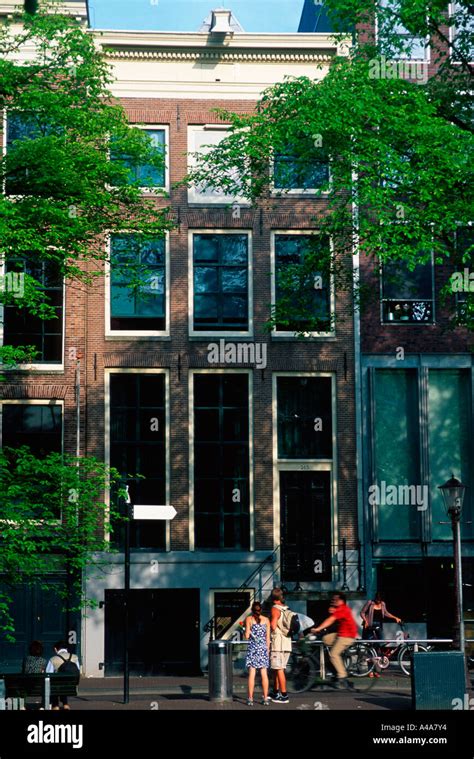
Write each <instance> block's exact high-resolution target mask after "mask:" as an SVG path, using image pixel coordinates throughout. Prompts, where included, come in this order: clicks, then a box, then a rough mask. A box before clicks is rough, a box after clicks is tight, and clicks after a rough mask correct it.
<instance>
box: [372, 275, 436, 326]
mask: <svg viewBox="0 0 474 759" xmlns="http://www.w3.org/2000/svg"><path fill="white" fill-rule="evenodd" d="M382 321H383V322H385V323H389V324H390V323H414V324H423V323H424V324H432V323H433V321H434V297H433V261H432V260H431V261H427V262H426V263H422V264H418V265H417V266H415V268H414V269H413V271H410V270H409V269H408V267H407V265H406V264H405V263H404V262H403V261H387V262H385V263H384V264H383V266H382Z"/></svg>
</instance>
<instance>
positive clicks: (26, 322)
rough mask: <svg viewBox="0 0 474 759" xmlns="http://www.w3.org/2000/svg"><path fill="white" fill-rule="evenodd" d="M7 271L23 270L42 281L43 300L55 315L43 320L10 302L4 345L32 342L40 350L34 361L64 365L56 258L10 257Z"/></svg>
mask: <svg viewBox="0 0 474 759" xmlns="http://www.w3.org/2000/svg"><path fill="white" fill-rule="evenodd" d="M6 271H7V273H8V272H20V273H23V274H26V275H28V276H30V277H33V278H34V279H35V280H36V282H38V283H39V286H40V288H41V291H42V293H43V294H44V301H45V303H46V304H47V305H49V306H51V308H52V309H53V310H54V313H55V315H56V316H55V317H53V318H50V319H40V318H39V317H38V316H34V315H32V314H30V313H29V312H28V311H27V310H26V309H24V308H18V307H17V306H15V305H7V306H5V309H4V327H3V329H4V331H3V340H4V344H5V345H13V346H15V347H17V346H20V345H32V346H34V348H35V349H36V351H37V352H38V353H37V355H36V357H35V358H34V362H35V363H43V364H61V363H62V356H63V281H62V277H61V274H60V272H59V267H58V265H57V264H56V263H55V262H54V261H35V260H34V258H29V259H26V260H24V259H23V260H20V259H17V260H15V259H11V260H9V261H7V264H6Z"/></svg>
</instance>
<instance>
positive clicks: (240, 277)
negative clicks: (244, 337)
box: [192, 233, 249, 332]
mask: <svg viewBox="0 0 474 759" xmlns="http://www.w3.org/2000/svg"><path fill="white" fill-rule="evenodd" d="M192 246H193V286H194V303H193V306H194V307H193V311H194V324H193V328H194V330H195V331H200V332H209V331H211V332H214V331H218V332H219V331H221V332H227V331H229V330H234V331H244V332H245V331H247V330H248V328H249V305H248V304H249V277H248V268H249V238H248V235H247V234H212V233H199V234H193V238H192Z"/></svg>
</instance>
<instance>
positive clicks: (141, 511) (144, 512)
mask: <svg viewBox="0 0 474 759" xmlns="http://www.w3.org/2000/svg"><path fill="white" fill-rule="evenodd" d="M177 513H178V512H177V511H176V509H175V508H174V506H148V504H147V505H144V506H137V504H134V506H133V518H134V519H174V518H175V516H176V514H177Z"/></svg>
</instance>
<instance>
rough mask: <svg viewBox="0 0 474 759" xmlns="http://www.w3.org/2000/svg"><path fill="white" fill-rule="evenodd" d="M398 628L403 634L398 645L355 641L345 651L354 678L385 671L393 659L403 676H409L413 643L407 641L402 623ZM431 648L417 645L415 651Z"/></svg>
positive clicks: (406, 634)
mask: <svg viewBox="0 0 474 759" xmlns="http://www.w3.org/2000/svg"><path fill="white" fill-rule="evenodd" d="M399 627H400V629H401V631H402V634H403V637H402V639H401V640H400V642H399V643H372V642H371V641H370V640H368V641H364V642H363V641H357V643H354V644H353V645H352V646H351V647H350V648H349V649H347V651H346V654H347V655H348V656H350V657H351V671H352V674H353V675H354V677H367V676H370V675H377V674H378V673H379V672H381V671H383V670H385V669H387V667H389V665H390V663H391V662H392V661H394V660H395V659H397V662H398V666H399V667H400V669H401V671H402V672H403V674H404V675H406V676H407V677H409V676H410V673H411V663H412V659H413V652H414V650H415V643H414V642H411V641H409V639H408V633H406V632H405V627H404V625H403V622H401V623H400V625H399ZM432 648H433V646H422V645H420V644H419V643H418V644H417V650H418V651H420V652H426V651H431V650H432Z"/></svg>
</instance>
